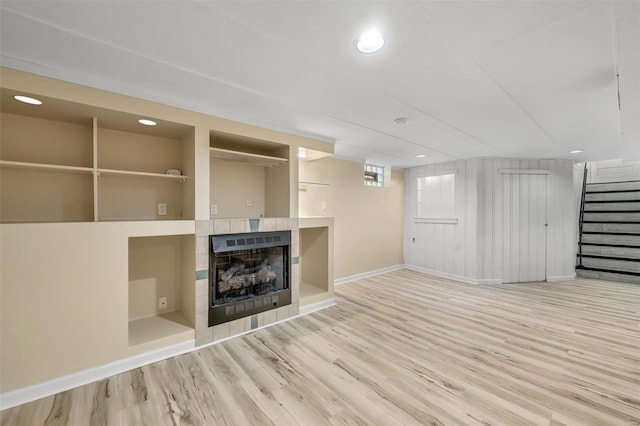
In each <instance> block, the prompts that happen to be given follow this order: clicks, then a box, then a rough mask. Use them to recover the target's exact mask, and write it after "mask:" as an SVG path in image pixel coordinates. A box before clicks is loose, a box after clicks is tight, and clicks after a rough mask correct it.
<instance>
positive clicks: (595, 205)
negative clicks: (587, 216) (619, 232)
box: [584, 201, 640, 212]
mask: <svg viewBox="0 0 640 426" xmlns="http://www.w3.org/2000/svg"><path fill="white" fill-rule="evenodd" d="M584 211H585V212H595V211H608V212H624V211H635V212H640V201H625V202H620V201H589V202H586V203H585V204H584Z"/></svg>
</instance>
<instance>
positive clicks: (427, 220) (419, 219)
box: [413, 217, 458, 225]
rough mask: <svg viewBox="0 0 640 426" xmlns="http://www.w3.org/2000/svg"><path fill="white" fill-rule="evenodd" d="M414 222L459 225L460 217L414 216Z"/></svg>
mask: <svg viewBox="0 0 640 426" xmlns="http://www.w3.org/2000/svg"><path fill="white" fill-rule="evenodd" d="M413 223H444V224H448V225H457V224H458V218H457V217H452V218H436V217H414V218H413Z"/></svg>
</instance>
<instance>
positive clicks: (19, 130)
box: [0, 89, 194, 223]
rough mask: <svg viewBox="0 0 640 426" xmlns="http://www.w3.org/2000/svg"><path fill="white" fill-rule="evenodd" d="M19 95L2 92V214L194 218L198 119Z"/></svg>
mask: <svg viewBox="0 0 640 426" xmlns="http://www.w3.org/2000/svg"><path fill="white" fill-rule="evenodd" d="M13 95H14V92H12V91H11V90H5V89H3V90H2V91H1V93H0V101H1V104H0V107H1V110H2V113H1V114H0V118H1V124H2V126H1V133H0V135H1V138H0V139H1V143H2V150H1V151H0V222H2V223H17V222H77V221H98V220H100V221H102V220H104V221H113V220H158V219H160V220H179V219H193V218H194V216H193V215H194V212H193V210H194V208H193V202H194V200H193V196H191V194H192V193H193V191H192V190H191V188H192V187H193V185H194V183H193V182H192V181H191V182H189V176H188V175H189V174H192V173H193V169H194V158H193V155H192V153H193V144H194V140H193V138H194V132H193V128H192V127H189V126H185V125H181V124H177V123H170V122H166V121H160V120H159V121H158V125H157V126H155V127H153V128H149V127H146V126H143V125H140V124H139V123H137V119H138V116H136V115H132V114H127V113H122V112H118V111H111V110H106V109H101V108H96V107H92V106H86V105H80V104H76V103H72V102H67V101H61V100H58V99H52V98H46V97H41V96H38V98H39V99H41V100H42V101H43V104H42V105H26V104H22V103H20V102H18V101H16V100H15V99H13ZM34 96H36V95H34ZM170 169H178V170H180V171H181V175H179V176H176V175H174V174H167V171H168V170H170ZM83 175H84V176H83ZM185 186H188V188H189V189H185ZM159 204H162V205H165V206H166V209H161V208H160V207H159ZM163 210H166V214H159V213H161V212H162V211H163Z"/></svg>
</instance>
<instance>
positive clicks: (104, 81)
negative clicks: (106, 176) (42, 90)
mask: <svg viewBox="0 0 640 426" xmlns="http://www.w3.org/2000/svg"><path fill="white" fill-rule="evenodd" d="M0 6H1V8H2V10H1V12H2V13H1V17H0V18H1V21H0V36H1V40H0V42H1V44H0V51H1V54H2V57H1V59H2V65H4V66H8V67H12V68H18V69H22V70H25V71H29V72H35V73H38V74H43V75H47V76H50V77H54V78H61V79H64V80H69V81H73V82H77V83H81V84H86V85H90V86H94V87H99V88H102V89H106V90H111V91H115V92H120V93H125V94H129V95H133V96H136V97H140V98H144V99H149V100H153V101H159V102H163V103H166V104H170V105H175V106H179V107H183V108H187V109H191V110H196V111H201V112H205V113H208V114H212V115H217V116H222V117H226V118H231V119H235V120H238V121H243V122H247V123H251V124H257V125H260V126H264V127H269V128H273V129H278V130H283V131H287V132H293V133H297V134H301V135H305V136H312V137H316V138H320V139H322V140H326V141H331V142H334V141H335V151H336V153H337V154H338V155H339V156H341V157H345V158H354V159H359V160H367V161H370V162H374V163H378V164H383V165H391V166H396V167H410V166H414V165H419V164H425V163H435V162H442V161H448V160H452V159H460V158H470V157H523V158H575V159H576V160H578V161H584V160H587V159H588V160H597V159H601V160H604V159H611V158H622V157H625V158H627V159H634V158H632V157H635V159H640V53H639V52H640V2H636V1H628V2H615V1H614V2H595V3H594V2H575V1H546V2H535V1H526V2H517V1H509V2H506V1H497V2H469V1H464V2H462V1H446V2H445V1H441V2H428V1H387V2H366V1H360V2H354V1H338V2H327V1H287V2H285V1H228V2H213V1H166V2H151V1H122V2H120V1H100V2H98V1H42V2H39V1H4V0H2V2H1V3H0ZM370 28H377V29H378V30H379V31H381V32H382V33H383V34H384V35H385V38H386V44H385V47H384V48H383V49H382V51H380V52H379V53H377V54H370V55H362V54H359V53H357V52H356V51H355V50H354V39H355V38H356V37H357V36H358V35H359V34H360V33H362V32H364V31H365V30H368V29H370ZM616 73H619V74H620V93H621V105H622V107H621V110H619V109H618V84H617V78H616ZM397 117H407V118H408V119H409V121H408V123H407V124H405V125H402V126H398V125H396V124H394V122H393V120H394V119H395V118H397ZM575 148H583V149H585V153H584V154H580V155H575V156H571V155H568V154H567V151H568V150H570V149H575ZM416 154H426V155H427V157H426V158H421V159H418V158H416V157H415V156H416Z"/></svg>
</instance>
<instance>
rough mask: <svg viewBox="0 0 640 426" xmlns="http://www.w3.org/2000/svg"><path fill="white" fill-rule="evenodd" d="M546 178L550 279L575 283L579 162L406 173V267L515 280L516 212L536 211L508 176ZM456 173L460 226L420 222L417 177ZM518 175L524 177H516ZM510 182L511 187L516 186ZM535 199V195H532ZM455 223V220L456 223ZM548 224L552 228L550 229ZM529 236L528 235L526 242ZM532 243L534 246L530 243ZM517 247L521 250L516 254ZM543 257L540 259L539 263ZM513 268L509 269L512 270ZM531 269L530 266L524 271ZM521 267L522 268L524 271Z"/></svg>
mask: <svg viewBox="0 0 640 426" xmlns="http://www.w3.org/2000/svg"><path fill="white" fill-rule="evenodd" d="M501 169H511V171H514V170H522V172H521V173H523V174H527V175H528V174H531V173H536V171H538V172H539V173H542V174H543V175H544V176H546V178H545V179H546V185H547V187H546V190H545V191H544V193H545V195H544V196H545V197H546V207H545V208H544V210H546V219H547V223H548V228H547V230H546V231H541V232H542V234H541V235H542V238H546V253H544V254H542V258H543V261H544V262H545V266H546V277H547V279H549V280H556V279H563V278H570V277H571V276H572V275H573V273H574V271H575V241H574V239H575V221H576V217H574V216H575V215H574V213H575V203H574V201H575V197H574V184H573V163H572V162H570V161H563V160H510V159H471V160H461V161H456V162H451V163H443V164H435V165H428V166H422V167H416V168H412V169H410V170H408V171H407V172H406V182H405V187H406V198H405V199H406V211H405V229H406V232H405V261H406V263H407V264H409V265H413V266H417V267H420V268H424V269H427V270H431V271H434V272H436V273H440V274H443V275H451V276H453V277H454V278H457V279H463V280H468V281H470V282H478V283H495V282H503V280H508V281H512V280H513V279H514V278H513V274H511V273H510V272H511V269H514V268H513V261H512V258H511V257H510V256H515V254H514V253H518V256H520V255H522V260H521V262H523V265H524V262H528V256H529V254H528V252H526V251H524V250H523V251H520V250H516V249H515V248H518V247H519V246H518V244H520V243H521V242H523V241H521V239H520V234H519V232H520V230H519V227H514V226H512V223H515V222H513V218H515V217H516V216H512V214H513V212H514V210H518V211H519V209H520V208H521V207H522V206H524V207H523V208H528V207H529V205H528V204H526V203H525V201H526V202H529V201H527V200H528V198H527V197H525V195H526V194H519V193H515V192H513V191H512V190H515V189H514V188H512V186H511V184H510V183H509V184H505V182H506V180H509V179H511V178H510V177H509V174H508V173H501ZM446 171H455V172H456V175H455V207H454V212H455V219H457V223H426V222H425V221H420V220H418V219H416V218H415V215H416V209H417V199H416V179H417V177H419V176H428V175H430V174H431V175H434V174H438V173H443V172H446ZM515 174H516V175H517V173H515ZM509 182H511V181H510V180H509ZM527 196H528V195H527ZM452 222H453V221H452ZM543 226H544V225H543ZM523 238H524V237H523ZM526 243H527V244H529V241H528V240H527V242H526ZM511 244H514V249H513V250H512V249H511ZM539 256H540V254H539V253H536V258H538V257H539ZM507 265H510V266H509V270H506V269H505V268H506V267H507ZM523 268H524V266H523ZM515 269H518V270H519V269H520V268H519V265H516V267H515Z"/></svg>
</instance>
